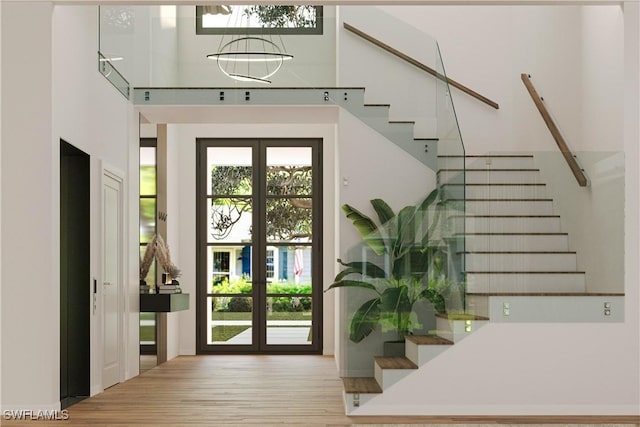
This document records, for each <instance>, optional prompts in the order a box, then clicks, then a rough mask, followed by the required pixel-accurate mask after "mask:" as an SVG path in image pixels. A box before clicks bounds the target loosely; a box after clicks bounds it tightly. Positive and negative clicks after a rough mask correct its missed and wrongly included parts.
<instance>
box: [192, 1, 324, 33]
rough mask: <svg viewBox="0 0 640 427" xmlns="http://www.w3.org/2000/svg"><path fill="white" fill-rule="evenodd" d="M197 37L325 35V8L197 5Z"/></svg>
mask: <svg viewBox="0 0 640 427" xmlns="http://www.w3.org/2000/svg"><path fill="white" fill-rule="evenodd" d="M196 34H322V6H308V5H305V6H282V5H263V6H255V5H253V6H250V5H234V6H196Z"/></svg>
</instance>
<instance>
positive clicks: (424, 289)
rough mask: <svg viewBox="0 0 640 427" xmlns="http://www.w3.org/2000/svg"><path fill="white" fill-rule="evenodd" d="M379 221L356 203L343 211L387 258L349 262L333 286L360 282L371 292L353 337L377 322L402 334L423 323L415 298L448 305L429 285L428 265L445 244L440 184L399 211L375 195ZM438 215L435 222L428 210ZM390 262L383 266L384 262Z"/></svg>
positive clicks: (355, 321) (356, 318) (354, 325)
mask: <svg viewBox="0 0 640 427" xmlns="http://www.w3.org/2000/svg"><path fill="white" fill-rule="evenodd" d="M371 205H372V207H373V209H374V210H375V212H376V214H377V216H378V220H379V224H376V222H375V221H374V220H373V219H371V218H370V217H368V216H367V215H365V214H363V213H362V212H360V211H359V210H357V209H356V208H354V207H352V206H350V205H348V204H345V205H343V206H342V211H343V212H344V214H345V216H346V217H347V218H348V219H350V220H351V222H352V223H353V225H354V227H355V228H356V229H357V230H358V232H359V233H360V235H361V237H362V239H363V241H364V243H365V244H366V245H367V246H368V247H369V248H370V249H371V250H372V251H373V252H374V253H375V254H376V255H378V256H379V257H378V258H381V259H382V260H383V261H382V262H381V263H378V264H381V265H378V264H376V263H374V262H372V261H353V262H344V261H342V260H341V259H338V263H340V264H341V265H342V266H343V267H344V269H343V270H342V271H341V272H340V273H338V274H337V275H336V277H335V279H334V281H333V283H332V284H331V286H329V288H328V289H327V290H329V289H336V288H361V289H366V290H368V291H369V292H371V293H372V294H373V295H372V296H373V298H371V299H369V300H367V301H366V302H365V303H364V304H362V305H361V306H360V307H359V308H358V309H357V310H356V312H355V313H354V315H353V318H352V319H351V324H350V330H349V339H350V340H351V341H353V342H356V343H357V342H360V341H362V340H363V339H364V338H366V337H367V336H368V335H370V334H371V333H372V332H373V331H374V330H375V329H376V327H377V326H378V325H380V326H381V328H382V331H383V332H387V331H390V330H394V331H395V332H396V333H397V335H398V339H404V337H405V336H406V335H408V334H410V333H412V331H414V330H416V329H418V328H420V327H421V325H420V324H419V323H418V317H417V314H416V313H415V312H414V310H413V306H414V304H416V303H417V302H419V301H423V300H427V301H429V302H431V303H432V304H433V306H434V307H435V308H436V310H438V311H443V310H444V299H443V297H442V295H440V293H439V292H438V291H437V290H436V289H433V288H430V287H429V285H428V283H429V280H428V274H427V273H428V269H429V266H430V264H431V263H432V261H433V260H435V259H438V258H439V259H441V254H442V252H443V251H445V250H446V248H445V246H446V245H445V244H443V241H442V240H441V239H436V238H432V237H431V236H433V234H434V231H435V230H436V226H437V224H438V221H439V218H440V211H441V208H442V207H443V205H444V202H443V201H442V200H440V193H439V191H438V190H437V189H436V190H434V191H433V192H431V193H430V194H429V195H428V196H427V198H426V199H425V200H424V201H423V202H422V203H421V204H420V205H418V206H406V207H405V208H403V209H401V210H400V211H399V212H398V213H397V214H395V213H394V211H393V209H391V207H390V206H389V205H388V204H387V203H386V202H385V201H383V200H381V199H373V200H371ZM430 208H433V209H431V210H432V211H433V216H432V218H431V219H430V223H427V224H425V221H424V219H425V218H428V215H426V212H427V211H428V210H429V209H430ZM385 266H386V267H387V268H384V267H385Z"/></svg>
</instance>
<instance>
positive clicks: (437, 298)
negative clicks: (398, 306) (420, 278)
mask: <svg viewBox="0 0 640 427" xmlns="http://www.w3.org/2000/svg"><path fill="white" fill-rule="evenodd" d="M420 297H422V298H424V299H426V300H428V301H429V302H430V303H431V304H432V305H433V308H434V309H435V310H436V312H437V313H440V314H444V313H446V312H447V308H446V305H445V300H444V296H442V295H441V294H440V293H439V292H438V291H436V290H435V289H429V288H427V289H424V290H423V291H422V292H421V293H420Z"/></svg>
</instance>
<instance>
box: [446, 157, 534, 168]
mask: <svg viewBox="0 0 640 427" xmlns="http://www.w3.org/2000/svg"><path fill="white" fill-rule="evenodd" d="M438 161H439V164H440V167H441V168H442V169H448V168H450V169H460V168H461V167H462V158H461V157H454V158H451V157H441V158H439V159H438ZM465 165H466V167H467V168H470V169H485V168H493V169H496V168H498V169H533V168H534V167H535V164H534V161H533V157H466V158H465Z"/></svg>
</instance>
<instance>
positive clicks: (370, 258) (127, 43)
mask: <svg viewBox="0 0 640 427" xmlns="http://www.w3.org/2000/svg"><path fill="white" fill-rule="evenodd" d="M339 10H340V11H339V13H337V11H336V8H335V7H331V6H325V7H323V19H322V28H323V31H322V34H317V33H315V34H297V35H293V34H283V35H279V36H277V37H275V38H274V39H273V40H274V42H277V43H278V44H280V43H281V42H283V45H284V46H286V52H287V53H288V54H291V55H293V56H294V59H293V60H291V61H284V62H283V64H282V67H281V68H280V70H279V71H278V72H277V73H275V74H273V75H272V76H269V77H268V79H269V80H271V84H270V85H265V84H263V83H262V82H259V81H256V80H252V81H242V80H238V79H232V78H230V77H229V76H228V75H225V73H224V72H222V71H223V70H222V69H220V68H219V66H218V64H219V61H218V60H211V59H208V58H207V55H208V54H211V53H214V52H217V51H218V50H219V49H221V46H224V45H225V44H226V43H225V40H228V39H229V37H230V36H229V35H228V34H206V35H203V34H197V32H196V8H195V7H194V6H149V7H142V6H102V7H101V8H100V51H101V52H102V54H103V56H104V57H107V58H118V60H117V61H115V60H112V61H110V62H109V66H110V67H117V69H118V71H119V72H120V73H121V75H123V76H126V77H127V80H128V81H129V82H130V83H131V87H132V88H133V90H132V91H133V94H132V99H133V102H134V104H136V105H140V106H144V105H190V106H194V105H195V106H198V105H202V106H236V105H244V106H246V105H256V106H259V105H263V106H264V105H269V106H272V107H277V106H288V107H291V106H326V105H333V106H340V107H342V109H343V110H342V111H343V112H344V115H343V114H342V111H341V113H340V118H339V120H340V130H339V133H340V135H339V138H340V140H341V141H344V143H343V142H341V146H340V147H339V150H340V153H339V155H340V156H341V159H342V160H341V162H340V163H341V164H340V166H339V168H340V171H339V172H338V175H339V176H342V177H344V185H343V186H341V188H342V191H339V194H338V195H337V203H338V204H339V205H341V206H343V211H344V213H345V214H346V215H344V216H342V217H341V218H340V224H339V227H340V230H341V233H340V238H339V258H340V259H341V261H342V264H336V268H335V272H336V273H338V272H340V271H343V272H342V273H339V274H338V276H336V278H335V280H334V282H336V283H339V284H340V283H342V285H347V284H348V285H349V286H340V285H336V287H339V288H340V289H335V290H331V291H329V292H335V297H336V300H337V301H338V306H339V311H340V314H339V316H338V317H339V319H338V323H339V330H340V331H342V335H341V337H340V341H341V345H340V346H339V348H338V349H336V353H337V354H336V357H337V358H338V360H339V366H340V370H341V374H342V375H343V376H351V377H353V376H356V377H357V376H372V374H373V359H372V356H373V355H382V354H384V353H385V342H387V341H389V342H392V341H398V340H403V339H404V337H405V336H406V335H407V334H413V335H427V334H433V331H434V330H436V329H437V328H439V326H438V324H437V320H436V319H437V318H440V319H442V318H445V319H446V318H447V317H448V316H449V315H452V314H455V315H459V316H463V315H464V314H465V313H466V312H467V301H466V292H465V286H466V278H465V273H466V269H465V255H466V247H465V227H466V221H464V220H462V221H457V220H453V219H452V218H455V217H464V216H465V212H466V203H465V197H466V196H465V157H464V156H465V150H464V145H463V142H462V137H461V135H460V131H459V128H458V122H457V118H456V114H455V109H454V105H453V99H452V94H451V89H450V87H449V84H448V82H447V78H446V72H445V68H444V65H443V61H442V57H441V55H440V51H439V47H438V44H437V42H436V41H435V40H434V39H433V38H431V37H430V36H429V35H427V34H426V33H424V32H423V31H421V30H418V29H416V28H414V27H411V26H409V25H408V24H407V23H405V22H402V21H400V20H398V19H397V18H394V17H393V16H391V15H389V14H387V13H385V12H384V11H383V10H381V9H379V8H376V7H363V6H357V7H356V6H354V7H342V6H341V7H340V9H339ZM345 27H350V28H352V29H353V28H355V29H357V30H358V31H360V32H362V33H364V34H366V35H367V37H368V38H367V37H365V38H363V37H362V36H360V35H358V34H356V33H355V32H354V31H352V30H348V29H345ZM225 37H226V39H225ZM370 39H375V40H378V41H379V42H381V43H383V44H386V45H389V46H391V47H393V48H394V49H396V50H398V51H399V52H401V53H402V54H403V55H404V56H406V57H409V58H410V59H411V61H406V60H404V59H402V58H400V57H398V55H393V54H390V53H389V52H388V51H385V50H383V49H381V48H380V47H379V46H377V45H376V44H374V43H372V42H371V41H370ZM265 40H272V39H271V38H268V37H267V36H265ZM412 61H413V63H412ZM416 63H418V64H420V66H416V65H415V64H416ZM424 67H426V68H428V69H430V70H432V72H431V73H429V72H425V71H424ZM247 72H248V71H242V72H240V71H237V72H233V73H231V74H238V75H244V74H246V73H247ZM275 110H276V109H275V108H274V109H273V110H272V111H275ZM370 130H373V131H374V132H369V131H370ZM364 139H366V141H365V140H364ZM398 147H399V148H401V150H398ZM347 159H349V160H348V161H347ZM352 167H353V168H352ZM349 175H351V176H353V178H356V177H357V179H354V181H357V182H354V184H353V186H352V185H351V184H349V183H348V182H349V178H348V176H349ZM356 188H357V190H356ZM370 201H373V202H370ZM347 206H350V207H351V209H352V210H351V211H349V208H348V207H347ZM361 212H364V213H361ZM353 221H356V223H355V225H356V227H355V228H354V227H353V224H352V223H353ZM365 222H366V223H368V225H367V226H366V227H364V226H363V223H365ZM358 231H359V233H358ZM324 262H325V263H333V262H334V261H333V260H329V259H325V260H324ZM331 279H332V278H330V277H329V278H327V277H325V282H328V281H329V280H331ZM329 283H331V282H328V283H327V285H325V287H327V286H328V284H329ZM393 346H394V345H393V343H391V344H388V345H386V347H389V350H388V351H394V350H391V347H393Z"/></svg>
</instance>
